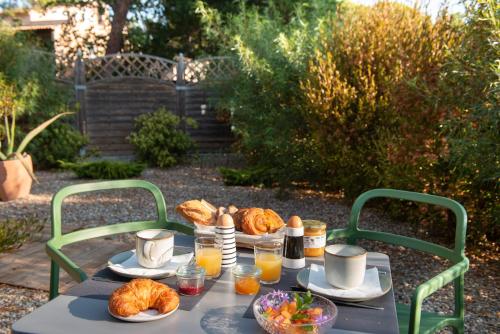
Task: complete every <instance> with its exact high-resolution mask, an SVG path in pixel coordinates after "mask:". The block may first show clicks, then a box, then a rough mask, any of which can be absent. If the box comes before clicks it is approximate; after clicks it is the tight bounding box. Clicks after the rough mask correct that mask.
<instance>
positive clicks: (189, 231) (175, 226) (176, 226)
mask: <svg viewBox="0 0 500 334" xmlns="http://www.w3.org/2000/svg"><path fill="white" fill-rule="evenodd" d="M166 228H167V229H169V230H175V231H178V232H181V233H184V234H186V235H194V226H193V225H188V224H184V223H179V222H168V223H167V227H166Z"/></svg>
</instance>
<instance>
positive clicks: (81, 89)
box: [75, 50, 87, 134]
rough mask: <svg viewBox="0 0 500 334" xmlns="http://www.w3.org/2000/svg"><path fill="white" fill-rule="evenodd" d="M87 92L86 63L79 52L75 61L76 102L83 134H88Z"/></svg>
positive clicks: (78, 120) (79, 124)
mask: <svg viewBox="0 0 500 334" xmlns="http://www.w3.org/2000/svg"><path fill="white" fill-rule="evenodd" d="M86 91H87V86H86V85H85V63H84V62H83V59H82V52H81V51H80V50H78V55H77V58H76V61H75V100H76V103H77V104H78V114H77V122H78V128H79V130H80V132H81V133H82V134H87V110H86V96H85V95H86Z"/></svg>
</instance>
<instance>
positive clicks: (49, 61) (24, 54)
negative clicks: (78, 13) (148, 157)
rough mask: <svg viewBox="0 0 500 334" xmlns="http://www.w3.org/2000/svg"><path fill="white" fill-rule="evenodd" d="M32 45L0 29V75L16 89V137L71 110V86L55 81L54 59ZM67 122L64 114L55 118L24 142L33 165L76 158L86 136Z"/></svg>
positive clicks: (24, 39) (9, 31)
mask: <svg viewBox="0 0 500 334" xmlns="http://www.w3.org/2000/svg"><path fill="white" fill-rule="evenodd" d="M32 46H33V42H32V41H30V40H29V39H27V37H26V36H22V35H16V34H15V33H14V32H13V31H11V30H8V29H6V28H0V75H1V76H2V78H3V80H4V82H5V84H6V85H8V86H9V87H11V88H12V89H13V90H14V91H15V92H16V101H15V103H16V113H17V128H18V130H17V132H18V137H19V138H22V136H23V134H26V133H27V132H28V131H29V130H31V129H33V128H34V127H36V126H38V125H39V124H40V123H42V122H44V121H46V120H47V119H49V118H51V117H53V116H55V115H57V114H59V113H61V112H65V111H71V107H70V101H71V87H68V86H64V85H63V84H59V83H57V82H56V81H55V73H54V71H55V64H54V63H53V61H54V59H53V58H52V57H47V56H46V54H44V53H43V52H40V51H38V50H36V49H33V48H32ZM65 121H66V122H65ZM70 121H71V118H68V117H66V118H65V119H64V120H59V121H58V122H56V123H54V124H52V125H51V126H50V127H49V128H48V129H47V130H46V131H45V132H43V133H42V134H41V135H40V136H38V137H37V138H35V139H34V140H33V141H32V142H31V144H30V145H28V148H27V149H26V151H27V152H28V153H30V154H32V156H33V160H34V163H35V165H36V167H38V168H51V167H56V166H57V161H58V160H60V159H64V160H68V161H73V160H75V159H76V158H77V156H78V153H79V150H80V148H81V147H82V146H83V145H84V144H85V143H86V138H85V137H83V136H81V135H80V134H79V132H78V131H76V130H75V129H74V128H73V127H72V126H71V125H70V123H69V122H70ZM2 134H5V131H3V128H2V125H0V140H2V137H1V136H2Z"/></svg>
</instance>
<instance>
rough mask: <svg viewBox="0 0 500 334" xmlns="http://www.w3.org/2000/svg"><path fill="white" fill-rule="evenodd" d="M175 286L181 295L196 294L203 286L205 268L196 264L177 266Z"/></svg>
mask: <svg viewBox="0 0 500 334" xmlns="http://www.w3.org/2000/svg"><path fill="white" fill-rule="evenodd" d="M177 288H178V290H179V293H180V294H182V295H188V296H196V295H199V294H200V293H202V292H203V289H204V288H205V269H203V268H202V267H200V266H196V265H182V266H180V267H179V268H177Z"/></svg>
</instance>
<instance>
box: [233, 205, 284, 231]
mask: <svg viewBox="0 0 500 334" xmlns="http://www.w3.org/2000/svg"><path fill="white" fill-rule="evenodd" d="M233 219H234V224H235V227H236V229H237V230H241V231H243V232H244V233H246V234H251V235H261V234H265V233H275V232H276V231H277V230H279V229H280V228H281V227H283V226H284V225H285V222H284V221H283V219H281V217H280V216H279V215H278V214H277V213H276V212H274V211H273V210H271V209H261V208H247V209H239V210H238V211H237V212H236V213H234V215H233Z"/></svg>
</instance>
